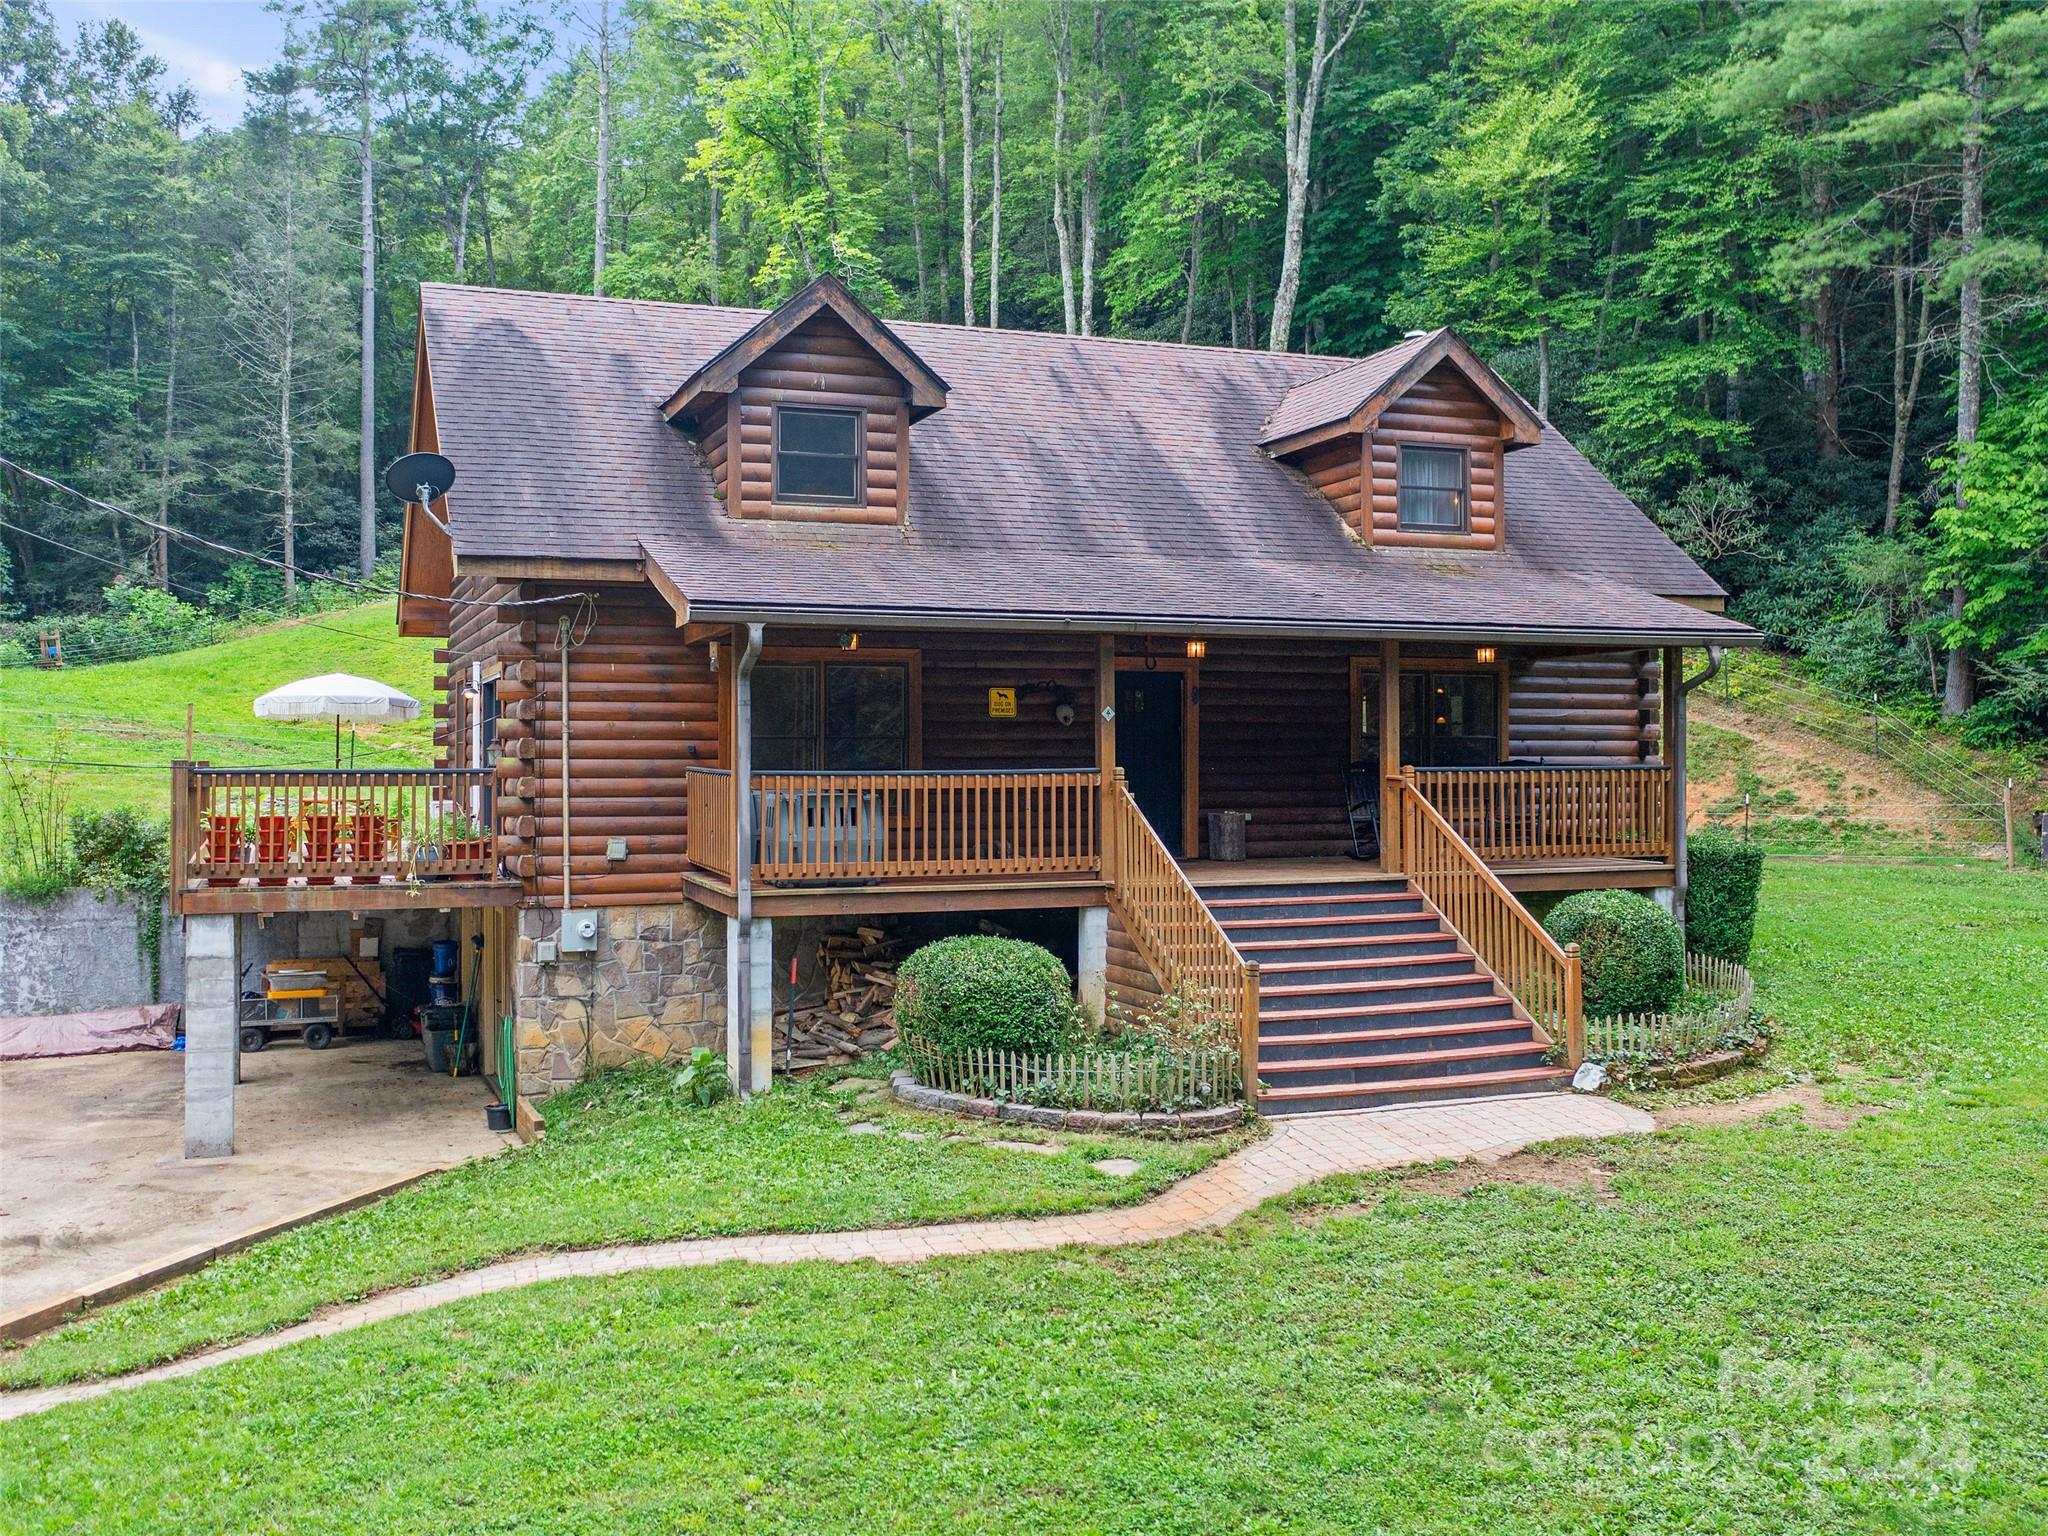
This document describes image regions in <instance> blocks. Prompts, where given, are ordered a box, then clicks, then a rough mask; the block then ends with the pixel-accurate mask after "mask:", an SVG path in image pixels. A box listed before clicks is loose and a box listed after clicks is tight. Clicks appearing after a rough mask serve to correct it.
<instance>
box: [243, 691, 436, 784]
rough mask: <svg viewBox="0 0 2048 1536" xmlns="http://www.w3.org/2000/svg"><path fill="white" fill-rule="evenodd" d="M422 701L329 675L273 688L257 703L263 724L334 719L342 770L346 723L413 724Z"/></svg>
mask: <svg viewBox="0 0 2048 1536" xmlns="http://www.w3.org/2000/svg"><path fill="white" fill-rule="evenodd" d="M419 712H420V701H419V700H418V699H416V698H414V697H413V696H412V695H411V694H409V693H400V692H399V691H398V690H397V689H396V688H393V687H392V686H391V685H390V684H388V683H380V682H376V681H374V680H373V679H371V678H367V677H356V676H353V675H351V674H350V673H347V672H325V673H322V674H321V675H320V676H319V677H302V678H300V679H299V680H298V681H297V682H296V683H286V684H285V685H284V686H283V687H282V688H273V689H271V690H270V692H268V693H266V694H264V695H263V696H262V697H261V698H259V699H258V700H257V701H256V718H257V719H259V720H324V719H326V718H327V717H328V716H329V715H332V716H334V766H335V767H337V768H339V767H340V766H341V722H342V721H344V720H411V719H414V718H416V717H417V716H418V715H419Z"/></svg>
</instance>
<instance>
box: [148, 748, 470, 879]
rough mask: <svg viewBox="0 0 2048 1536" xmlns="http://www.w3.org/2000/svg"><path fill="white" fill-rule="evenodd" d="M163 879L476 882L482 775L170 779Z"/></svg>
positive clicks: (194, 770)
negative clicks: (167, 861)
mask: <svg viewBox="0 0 2048 1536" xmlns="http://www.w3.org/2000/svg"><path fill="white" fill-rule="evenodd" d="M171 776H172V783H171V789H172V794H171V805H172V817H173V822H174V825H173V828H172V849H171V858H172V864H173V870H174V873H175V875H176V876H178V877H179V878H180V879H181V880H182V881H183V882H184V883H186V884H195V883H196V884H224V885H225V884H240V883H242V882H243V881H246V880H256V881H260V882H263V883H266V884H270V883H275V884H286V883H292V882H298V881H303V882H305V883H307V884H312V885H324V884H334V883H337V882H339V881H343V880H346V881H348V882H351V883H354V882H374V881H383V880H413V879H467V880H480V879H488V878H490V877H491V876H492V875H493V873H494V872H495V871H496V868H497V856H496V850H495V846H494V843H493V838H492V833H491V825H490V822H491V800H490V777H491V775H490V770H488V769H468V768H365V769H355V768H343V769H327V768H314V769H306V768H214V767H210V766H208V765H207V764H205V763H176V764H173V765H172V769H171Z"/></svg>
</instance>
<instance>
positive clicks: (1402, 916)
mask: <svg viewBox="0 0 2048 1536" xmlns="http://www.w3.org/2000/svg"><path fill="white" fill-rule="evenodd" d="M1217 923H1218V925H1219V926H1221V928H1222V929H1223V931H1224V932H1225V933H1227V934H1229V935H1230V937H1231V941H1232V942H1233V943H1235V942H1236V940H1237V935H1239V934H1240V933H1245V934H1256V935H1261V936H1264V935H1270V934H1275V933H1301V932H1307V933H1310V934H1323V935H1326V936H1328V937H1333V938H1361V939H1362V938H1367V937H1369V936H1371V935H1373V934H1428V935H1436V934H1440V933H1442V932H1443V924H1442V923H1441V922H1439V921H1438V920H1437V917H1436V915H1435V914H1434V913H1432V912H1385V913H1379V914H1376V915H1373V916H1369V917H1278V918H1274V917H1252V918H1238V919H1234V920H1232V921H1230V922H1224V921H1223V920H1222V919H1221V918H1218V919H1217Z"/></svg>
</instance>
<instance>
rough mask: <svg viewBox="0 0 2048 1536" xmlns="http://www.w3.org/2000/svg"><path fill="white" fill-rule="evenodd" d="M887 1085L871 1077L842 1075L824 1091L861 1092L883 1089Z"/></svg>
mask: <svg viewBox="0 0 2048 1536" xmlns="http://www.w3.org/2000/svg"><path fill="white" fill-rule="evenodd" d="M888 1086H889V1085H888V1084H887V1083H878V1082H876V1081H875V1080H874V1079H873V1078H872V1077H842V1078H841V1079H839V1081H838V1082H836V1083H834V1084H833V1085H832V1086H831V1087H830V1088H829V1089H827V1090H826V1091H827V1092H829V1093H862V1092H869V1091H875V1090H879V1089H883V1088H886V1087H888Z"/></svg>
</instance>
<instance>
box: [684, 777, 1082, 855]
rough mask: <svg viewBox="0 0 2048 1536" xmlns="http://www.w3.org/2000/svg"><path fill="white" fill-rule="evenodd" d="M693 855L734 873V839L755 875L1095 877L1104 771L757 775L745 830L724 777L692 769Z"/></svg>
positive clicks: (729, 784) (690, 803) (728, 780)
mask: <svg viewBox="0 0 2048 1536" xmlns="http://www.w3.org/2000/svg"><path fill="white" fill-rule="evenodd" d="M689 784H690V791H689V800H688V805H689V813H690V857H691V859H692V860H693V861H694V862H696V863H698V864H700V865H703V866H704V867H705V868H707V869H711V870H715V871H716V872H717V873H719V874H723V875H730V874H731V873H732V872H733V867H734V860H735V857H736V855H737V853H738V851H739V849H740V847H741V846H742V845H744V848H745V851H746V853H747V855H748V856H749V857H750V858H751V859H752V861H753V864H752V867H753V870H754V872H755V875H756V877H757V878H759V879H762V880H889V879H926V878H929V879H944V878H949V877H972V876H988V875H1093V874H1095V873H1097V872H1098V871H1099V870H1100V869H1101V867H1102V843H1101V832H1100V828H1099V827H1098V826H1097V822H1098V821H1099V820H1100V811H1099V806H1100V803H1101V785H1102V780H1101V777H1100V775H1098V774H1097V773H1096V772H1095V771H1094V770H1093V769H1068V770H1057V769H1056V770H1050V771H1042V770H1030V771H1020V772H988V773H965V772H961V773H925V772H907V773H757V774H755V775H754V776H753V779H752V781H751V784H750V785H749V794H748V809H749V815H748V818H747V820H748V823H749V825H748V827H747V829H746V833H745V836H744V837H743V838H740V839H735V838H733V837H732V836H731V831H730V829H731V826H732V819H733V807H732V780H731V778H730V777H729V776H728V775H726V774H725V773H723V772H722V771H716V770H712V771H707V770H702V769H699V770H694V771H693V772H692V773H691V774H690V776H689Z"/></svg>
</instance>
